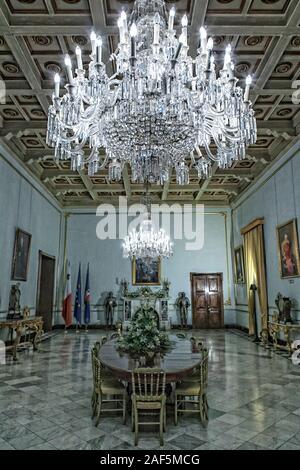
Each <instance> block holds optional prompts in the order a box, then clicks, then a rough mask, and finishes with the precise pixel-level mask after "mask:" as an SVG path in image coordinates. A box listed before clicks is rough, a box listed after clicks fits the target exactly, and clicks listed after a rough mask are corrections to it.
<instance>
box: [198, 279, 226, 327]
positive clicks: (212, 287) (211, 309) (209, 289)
mask: <svg viewBox="0 0 300 470" xmlns="http://www.w3.org/2000/svg"><path fill="white" fill-rule="evenodd" d="M191 287H192V312H193V328H195V329H203V328H223V326H224V320H223V316H224V315H223V276H222V274H220V273H217V274H194V273H193V274H191Z"/></svg>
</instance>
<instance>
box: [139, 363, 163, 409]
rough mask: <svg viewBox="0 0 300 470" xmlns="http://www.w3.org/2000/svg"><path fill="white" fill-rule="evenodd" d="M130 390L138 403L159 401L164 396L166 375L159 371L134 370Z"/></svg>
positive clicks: (149, 369) (150, 369)
mask: <svg viewBox="0 0 300 470" xmlns="http://www.w3.org/2000/svg"><path fill="white" fill-rule="evenodd" d="M132 390H133V394H134V395H135V397H136V399H137V400H138V401H158V400H161V399H162V397H164V396H165V390H166V373H165V372H164V371H162V370H161V369H152V368H139V369H135V370H134V371H133V372H132Z"/></svg>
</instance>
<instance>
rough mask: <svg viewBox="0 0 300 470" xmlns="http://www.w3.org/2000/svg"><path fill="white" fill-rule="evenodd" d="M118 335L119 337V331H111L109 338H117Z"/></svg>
mask: <svg viewBox="0 0 300 470" xmlns="http://www.w3.org/2000/svg"><path fill="white" fill-rule="evenodd" d="M119 337H120V335H119V333H112V334H111V335H110V339H116V338H119Z"/></svg>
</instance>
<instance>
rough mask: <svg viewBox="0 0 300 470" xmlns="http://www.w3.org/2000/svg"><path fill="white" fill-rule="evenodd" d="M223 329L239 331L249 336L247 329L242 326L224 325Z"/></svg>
mask: <svg viewBox="0 0 300 470" xmlns="http://www.w3.org/2000/svg"><path fill="white" fill-rule="evenodd" d="M225 328H226V329H227V330H240V331H242V332H243V333H247V334H249V328H246V327H245V326H242V325H236V324H231V325H230V324H229V325H225Z"/></svg>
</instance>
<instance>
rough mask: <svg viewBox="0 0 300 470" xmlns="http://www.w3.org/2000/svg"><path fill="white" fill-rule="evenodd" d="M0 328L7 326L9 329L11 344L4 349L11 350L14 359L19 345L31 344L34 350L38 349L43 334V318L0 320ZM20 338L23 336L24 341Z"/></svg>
mask: <svg viewBox="0 0 300 470" xmlns="http://www.w3.org/2000/svg"><path fill="white" fill-rule="evenodd" d="M1 328H9V329H10V331H11V344H9V345H8V346H6V350H12V353H13V358H14V361H16V360H17V358H18V356H17V352H18V348H19V347H26V346H29V345H32V346H33V350H34V351H36V350H37V349H38V344H39V342H40V341H41V337H42V334H43V319H42V317H35V318H26V319H23V320H2V321H0V329H1ZM21 338H24V341H22V342H21Z"/></svg>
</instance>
